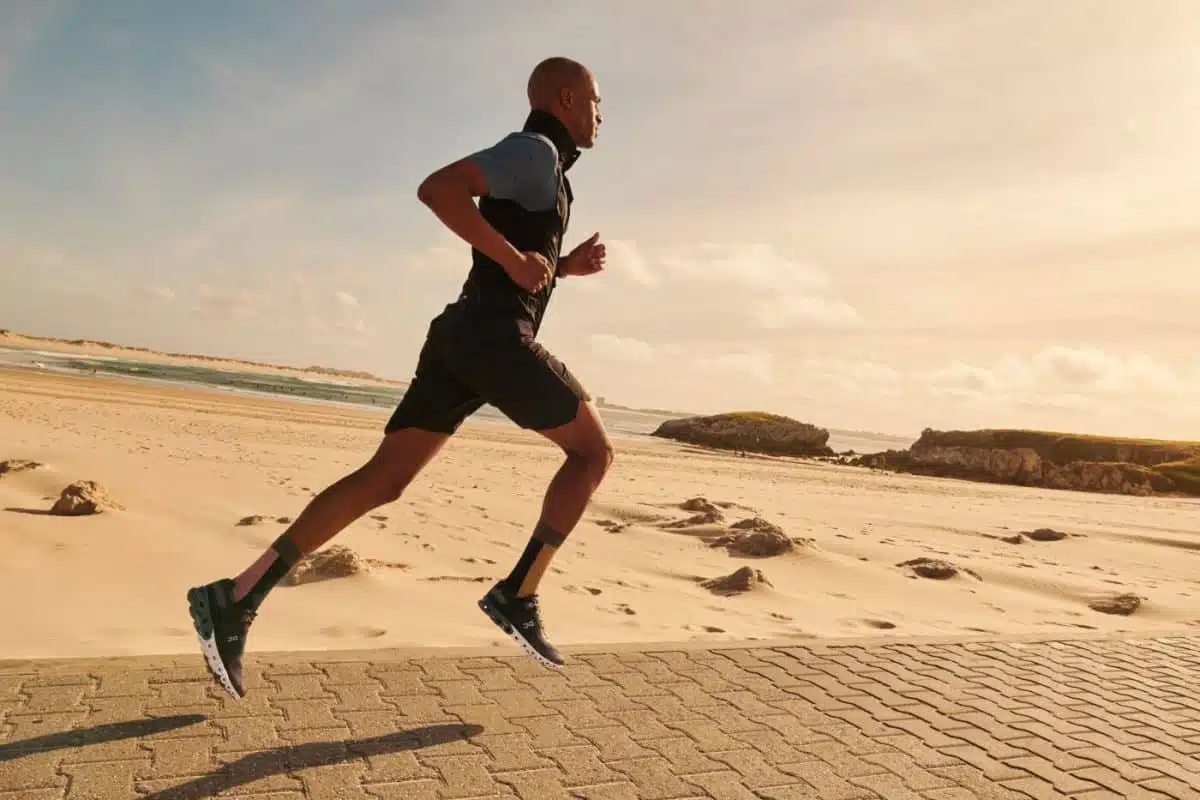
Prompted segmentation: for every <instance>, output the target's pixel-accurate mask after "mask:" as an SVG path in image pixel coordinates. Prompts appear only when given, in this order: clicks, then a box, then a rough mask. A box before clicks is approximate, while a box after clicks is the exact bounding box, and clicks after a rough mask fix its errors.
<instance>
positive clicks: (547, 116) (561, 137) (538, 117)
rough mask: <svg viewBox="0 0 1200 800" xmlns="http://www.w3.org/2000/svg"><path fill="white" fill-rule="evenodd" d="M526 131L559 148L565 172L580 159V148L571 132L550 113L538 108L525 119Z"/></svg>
mask: <svg viewBox="0 0 1200 800" xmlns="http://www.w3.org/2000/svg"><path fill="white" fill-rule="evenodd" d="M525 130H527V131H530V132H532V133H540V134H542V135H544V136H546V137H548V138H549V139H550V141H552V142H554V146H555V147H556V148H558V160H559V162H560V163H561V164H562V165H563V170H564V171H565V170H568V169H570V168H571V165H572V164H574V163H575V161H576V159H578V158H579V147H578V146H577V145H576V144H575V140H574V139H572V138H571V132H570V131H568V130H567V126H566V125H563V123H562V120H560V119H559V118H558V117H556V116H554V115H553V114H551V113H550V112H549V111H543V110H541V109H538V108H535V109H533V110H532V111H530V112H529V116H528V117H526V118H525Z"/></svg>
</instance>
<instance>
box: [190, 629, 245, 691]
mask: <svg viewBox="0 0 1200 800" xmlns="http://www.w3.org/2000/svg"><path fill="white" fill-rule="evenodd" d="M199 638H200V650H201V651H202V652H203V653H204V660H205V661H207V662H208V668H209V669H211V670H212V672H213V675H216V676H217V680H218V681H220V683H221V685H222V686H224V687H225V691H227V692H229V693H230V694H231V695H233V696H234V697H239V698H240V695H239V694H238V692H237V690H236V689H234V688H233V681H231V680H230V679H229V671H228V670H226V669H225V663H224V662H223V661H221V652H220V651H219V650H217V637H216V636H209V637H208V638H204V637H202V636H201V637H199Z"/></svg>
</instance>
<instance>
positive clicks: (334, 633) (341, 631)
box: [320, 625, 387, 639]
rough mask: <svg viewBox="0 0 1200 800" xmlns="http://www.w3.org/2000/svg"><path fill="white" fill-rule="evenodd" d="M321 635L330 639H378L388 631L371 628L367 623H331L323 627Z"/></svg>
mask: <svg viewBox="0 0 1200 800" xmlns="http://www.w3.org/2000/svg"><path fill="white" fill-rule="evenodd" d="M320 633H321V635H322V636H324V637H326V638H329V639H347V638H354V637H358V638H362V639H378V638H379V637H380V636H383V635H385V634H386V633H387V630H386V629H384V628H371V627H368V626H365V625H330V626H328V627H325V628H321V631H320Z"/></svg>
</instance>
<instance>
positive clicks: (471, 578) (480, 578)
mask: <svg viewBox="0 0 1200 800" xmlns="http://www.w3.org/2000/svg"><path fill="white" fill-rule="evenodd" d="M491 579H492V578H491V576H489V575H433V576H431V577H428V578H418V580H422V581H433V582H441V581H461V582H463V583H483V582H484V581H490V580H491Z"/></svg>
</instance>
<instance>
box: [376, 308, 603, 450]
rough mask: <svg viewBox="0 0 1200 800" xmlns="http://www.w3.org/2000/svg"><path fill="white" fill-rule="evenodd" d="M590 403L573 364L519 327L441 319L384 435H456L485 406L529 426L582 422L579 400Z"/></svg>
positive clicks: (431, 331)
mask: <svg viewBox="0 0 1200 800" xmlns="http://www.w3.org/2000/svg"><path fill="white" fill-rule="evenodd" d="M590 399H591V397H590V396H589V395H588V393H587V391H586V390H584V388H583V386H582V385H581V384H580V383H579V381H578V380H577V379H576V378H575V376H574V375H572V374H571V371H570V370H568V369H567V367H566V365H565V364H563V363H562V362H561V361H559V360H558V359H557V358H555V357H554V356H553V355H552V354H551V353H550V352H549V351H548V350H546V348H545V347H543V346H542V345H540V344H538V343H537V342H536V341H534V339H533V336H532V335H531V334H530V333H529V331H528V329H527V328H522V327H520V326H519V325H518V323H517V322H515V321H511V320H509V321H496V322H488V323H477V322H474V321H467V320H455V319H448V318H446V317H444V316H439V317H437V318H435V319H434V320H433V322H432V323H430V325H429V333H428V335H427V336H426V339H425V344H424V345H423V346H422V348H421V353H420V355H419V356H418V358H417V369H416V374H415V375H414V377H413V381H412V383H411V384H409V387H408V391H407V392H405V394H404V397H403V398H402V399H401V401H400V404H399V405H398V406H397V407H396V410H395V411H394V412H393V413H392V416H391V419H389V420H388V422H387V425H386V427H385V430H386V431H387V432H388V433H390V432H392V431H395V430H399V429H400V428H420V429H422V430H427V431H433V432H436V433H445V434H452V433H454V432H455V431H457V430H458V427H459V426H460V425H461V424H462V423H463V421H464V420H465V419H466V418H467V417H469V416H471V415H472V414H474V413H475V412H476V411H478V410H479V409H480V408H481V407H482V406H483V405H484V404H485V403H486V404H488V405H491V406H493V407H494V408H496V409H497V410H499V411H500V412H501V413H503V414H504V415H505V416H507V417H508V418H509V419H511V420H512V421H513V422H515V423H516V424H517V425H519V426H521V427H522V428H526V429H530V430H546V429H549V428H557V427H559V426H560V425H565V424H567V423H568V422H570V421H571V420H573V419H575V415H576V413H577V412H578V410H579V403H580V402H581V401H587V400H590Z"/></svg>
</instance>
